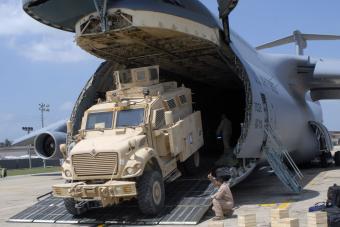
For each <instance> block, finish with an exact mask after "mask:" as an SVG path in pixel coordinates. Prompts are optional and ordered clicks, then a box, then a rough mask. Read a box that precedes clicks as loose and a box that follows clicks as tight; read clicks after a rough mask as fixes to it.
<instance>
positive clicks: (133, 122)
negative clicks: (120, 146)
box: [116, 108, 144, 128]
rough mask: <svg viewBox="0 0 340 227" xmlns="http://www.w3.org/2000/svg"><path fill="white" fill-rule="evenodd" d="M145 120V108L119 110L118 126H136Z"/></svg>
mask: <svg viewBox="0 0 340 227" xmlns="http://www.w3.org/2000/svg"><path fill="white" fill-rule="evenodd" d="M143 122H144V109H143V108H141V109H131V110H122V111H118V112H117V122H116V127H117V128H124V127H136V126H139V125H141V124H143Z"/></svg>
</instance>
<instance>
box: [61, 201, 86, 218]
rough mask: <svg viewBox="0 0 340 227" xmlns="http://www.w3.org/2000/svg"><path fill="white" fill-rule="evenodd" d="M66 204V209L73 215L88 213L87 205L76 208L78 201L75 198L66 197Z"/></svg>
mask: <svg viewBox="0 0 340 227" xmlns="http://www.w3.org/2000/svg"><path fill="white" fill-rule="evenodd" d="M64 204H65V208H66V210H67V211H68V212H69V213H70V214H72V215H73V216H80V215H82V214H84V213H86V211H87V210H88V208H87V207H86V206H85V207H82V208H76V204H77V202H76V201H75V200H74V199H73V198H65V199H64Z"/></svg>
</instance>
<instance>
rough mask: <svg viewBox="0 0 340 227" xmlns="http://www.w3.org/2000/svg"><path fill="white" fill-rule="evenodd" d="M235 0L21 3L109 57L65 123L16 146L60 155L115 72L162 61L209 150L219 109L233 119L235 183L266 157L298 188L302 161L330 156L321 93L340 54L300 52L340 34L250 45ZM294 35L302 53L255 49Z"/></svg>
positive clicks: (330, 87)
mask: <svg viewBox="0 0 340 227" xmlns="http://www.w3.org/2000/svg"><path fill="white" fill-rule="evenodd" d="M237 3H238V1H237V0H218V4H219V18H217V17H215V16H214V15H213V14H212V13H211V12H210V11H209V10H208V9H207V8H206V7H205V6H204V5H203V4H202V3H201V2H200V1H199V0H190V1H188V0H72V1H70V0H23V9H24V10H25V11H26V13H27V14H28V15H30V16H31V17H33V18H34V19H36V20H37V21H39V22H41V23H43V24H46V25H48V26H51V27H54V28H57V29H60V30H63V31H68V32H73V33H75V40H76V43H77V44H78V46H79V47H80V48H82V49H83V50H85V51H87V52H88V53H90V54H92V55H94V56H97V57H98V58H101V59H104V60H105V62H104V63H102V64H101V65H100V66H99V68H98V70H97V71H96V72H95V74H94V75H93V76H91V77H90V79H89V81H88V83H87V84H86V85H85V86H84V88H83V90H82V91H81V92H80V95H79V98H78V100H77V101H76V103H75V104H74V108H73V111H72V114H71V117H70V121H71V122H72V123H73V124H72V126H71V127H69V130H66V122H61V123H58V124H55V125H52V126H50V127H49V128H47V129H43V130H40V131H38V132H36V133H31V134H30V136H26V137H23V138H21V139H19V140H17V141H16V144H28V143H33V142H34V143H35V149H36V152H37V154H38V155H39V156H40V157H42V158H46V159H53V158H54V159H56V158H61V154H60V149H59V145H60V144H63V143H67V144H71V143H72V142H73V140H74V136H75V135H76V134H78V130H79V129H80V123H81V120H82V116H83V114H84V111H85V110H87V109H88V108H89V107H91V106H92V105H93V104H94V103H96V101H97V100H98V99H99V98H102V97H105V92H106V91H109V90H114V88H115V87H114V86H115V83H114V82H113V76H112V73H113V71H116V70H121V69H126V68H137V67H144V66H149V65H159V67H160V75H161V78H162V79H163V80H165V81H166V80H175V81H177V82H179V83H183V84H185V85H186V86H187V87H190V88H191V89H192V91H193V93H194V97H193V99H194V100H193V101H194V102H195V106H194V107H195V109H197V110H201V112H202V120H203V128H204V136H205V143H206V146H207V148H206V151H205V153H207V154H209V152H210V151H211V150H214V148H215V147H214V144H215V143H216V138H215V131H216V128H217V126H218V124H219V121H220V116H221V114H223V113H225V114H226V115H227V116H228V117H229V118H230V119H231V121H232V123H233V141H234V146H235V148H234V154H235V156H236V158H237V159H238V161H239V163H240V164H239V168H238V171H237V172H238V173H237V176H236V177H235V179H236V180H235V183H238V182H240V181H242V180H243V179H245V178H246V177H247V176H248V175H249V174H250V173H251V172H252V170H253V169H254V167H255V166H257V165H258V164H259V163H261V162H263V161H267V162H268V163H269V164H270V165H271V167H272V168H273V170H274V171H275V173H276V175H277V176H278V177H279V179H280V180H281V181H282V182H283V183H284V184H285V186H287V187H288V188H289V189H290V190H291V191H294V192H299V191H301V188H302V186H301V183H300V178H302V177H303V176H302V174H301V172H300V170H299V168H298V164H300V163H305V162H309V161H311V160H313V159H315V158H319V159H320V160H321V163H322V164H323V165H325V166H326V165H327V164H328V163H330V161H332V160H333V157H332V155H331V153H330V151H331V150H332V143H331V139H330V135H329V132H328V131H327V129H326V127H325V126H324V125H323V116H322V110H321V106H320V103H319V100H325V99H339V98H340V61H334V60H329V59H326V58H313V57H309V56H304V55H303V49H304V48H306V46H307V41H308V40H320V39H321V40H323V39H326V40H334V39H339V37H338V36H320V35H313V34H302V33H301V32H299V31H296V32H294V35H293V36H289V37H286V38H284V39H280V40H277V41H275V42H271V43H269V44H265V45H263V46H260V47H259V48H258V49H256V48H253V47H252V46H250V45H249V44H248V43H247V42H245V41H244V40H243V39H242V37H240V36H239V35H237V34H236V33H235V32H233V31H232V30H231V29H230V28H229V20H228V17H229V14H230V13H231V12H232V10H233V9H234V8H235V7H236V6H237ZM292 42H293V43H295V44H296V46H297V53H298V55H278V54H267V53H263V52H261V51H259V49H263V48H270V47H274V46H277V45H282V44H287V43H292ZM65 83H67V82H65ZM339 155H340V154H339V153H338V152H337V153H336V154H335V157H334V159H335V163H336V164H337V165H339V164H340V159H339V158H340V156H339Z"/></svg>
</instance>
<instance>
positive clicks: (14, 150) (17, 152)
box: [0, 146, 38, 160]
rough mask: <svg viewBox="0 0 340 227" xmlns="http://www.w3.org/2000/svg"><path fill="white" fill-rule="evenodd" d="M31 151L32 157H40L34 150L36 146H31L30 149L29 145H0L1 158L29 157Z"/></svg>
mask: <svg viewBox="0 0 340 227" xmlns="http://www.w3.org/2000/svg"><path fill="white" fill-rule="evenodd" d="M28 151H30V154H31V158H38V156H36V154H35V152H34V148H33V147H31V148H30V150H28V147H27V146H19V147H0V160H4V159H27V158H28V156H29V153H28Z"/></svg>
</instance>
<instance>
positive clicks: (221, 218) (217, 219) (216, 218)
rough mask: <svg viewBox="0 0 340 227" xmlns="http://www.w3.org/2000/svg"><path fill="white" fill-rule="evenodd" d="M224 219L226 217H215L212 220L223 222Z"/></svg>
mask: <svg viewBox="0 0 340 227" xmlns="http://www.w3.org/2000/svg"><path fill="white" fill-rule="evenodd" d="M223 219H224V217H220V216H215V217H213V218H212V220H213V221H221V220H223Z"/></svg>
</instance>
